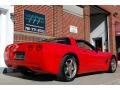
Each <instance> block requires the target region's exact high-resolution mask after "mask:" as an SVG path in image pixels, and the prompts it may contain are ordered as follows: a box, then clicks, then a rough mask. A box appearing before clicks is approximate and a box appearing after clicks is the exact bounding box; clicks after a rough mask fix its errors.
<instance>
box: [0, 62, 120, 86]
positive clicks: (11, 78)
mask: <svg viewBox="0 0 120 90" xmlns="http://www.w3.org/2000/svg"><path fill="white" fill-rule="evenodd" d="M0 84H10V85H11V84H15V85H16V84H17V85H23V84H25V85H39V84H40V85H101V84H102V85H104V84H105V85H107V84H110V85H113V84H120V64H119V65H118V69H117V71H116V72H115V73H105V72H100V73H90V74H84V75H80V76H78V77H76V79H75V80H74V81H72V82H60V81H57V79H56V77H55V76H53V75H46V74H39V75H36V76H35V77H25V76H23V75H21V74H20V73H6V74H0Z"/></svg>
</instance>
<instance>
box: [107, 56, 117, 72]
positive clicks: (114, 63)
mask: <svg viewBox="0 0 120 90" xmlns="http://www.w3.org/2000/svg"><path fill="white" fill-rule="evenodd" d="M116 69H117V61H116V58H115V56H112V58H111V60H110V64H109V71H108V72H109V73H114V72H115V71H116Z"/></svg>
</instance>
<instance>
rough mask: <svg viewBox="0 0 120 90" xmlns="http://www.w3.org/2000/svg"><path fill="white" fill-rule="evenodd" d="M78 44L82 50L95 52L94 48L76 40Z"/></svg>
mask: <svg viewBox="0 0 120 90" xmlns="http://www.w3.org/2000/svg"><path fill="white" fill-rule="evenodd" d="M76 42H77V45H78V47H80V48H84V49H87V50H93V47H92V46H91V45H89V44H87V43H86V42H84V41H80V40H76Z"/></svg>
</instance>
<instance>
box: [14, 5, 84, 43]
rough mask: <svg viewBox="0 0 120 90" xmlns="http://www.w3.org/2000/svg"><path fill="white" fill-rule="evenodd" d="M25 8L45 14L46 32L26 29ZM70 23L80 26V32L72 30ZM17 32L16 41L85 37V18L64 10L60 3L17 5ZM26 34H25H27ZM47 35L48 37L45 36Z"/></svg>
mask: <svg viewBox="0 0 120 90" xmlns="http://www.w3.org/2000/svg"><path fill="white" fill-rule="evenodd" d="M24 10H30V11H33V12H36V13H40V14H43V15H45V20H46V21H45V22H46V23H45V28H46V30H45V32H44V33H39V34H38V33H37V34H35V33H33V32H26V31H25V30H24ZM70 25H73V26H77V27H78V33H76V34H75V33H71V32H70V30H69V29H70ZM14 26H15V34H14V42H21V41H38V40H39V39H40V38H43V37H44V38H51V37H66V36H69V37H73V38H76V39H84V19H83V18H81V17H78V16H76V15H72V14H70V13H67V12H64V11H63V7H62V6H59V5H54V6H46V5H43V6H41V5H35V6H34V5H16V6H15V25H14ZM24 33H25V34H26V35H25V34H24ZM45 36H46V37H45Z"/></svg>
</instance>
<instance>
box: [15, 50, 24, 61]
mask: <svg viewBox="0 0 120 90" xmlns="http://www.w3.org/2000/svg"><path fill="white" fill-rule="evenodd" d="M24 59H25V53H24V52H15V60H24Z"/></svg>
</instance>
